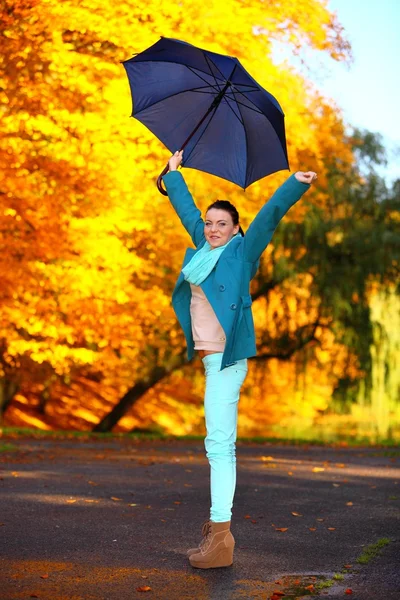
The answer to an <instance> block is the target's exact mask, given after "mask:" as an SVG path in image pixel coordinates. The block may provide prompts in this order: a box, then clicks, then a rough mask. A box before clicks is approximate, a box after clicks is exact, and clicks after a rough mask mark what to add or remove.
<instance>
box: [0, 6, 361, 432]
mask: <svg viewBox="0 0 400 600" xmlns="http://www.w3.org/2000/svg"><path fill="white" fill-rule="evenodd" d="M303 4H304V6H303V8H302V10H301V11H299V10H298V3H297V2H295V1H294V0H293V1H292V0H281V1H280V2H275V3H274V4H273V5H272V3H264V2H262V1H258V2H253V1H252V2H239V0H228V1H226V2H221V1H217V0H213V1H211V2H209V3H207V5H204V3H201V2H198V1H197V0H194V1H191V2H189V1H187V0H184V1H183V2H179V3H173V4H171V3H159V2H155V1H154V0H151V1H150V2H146V3H145V2H142V1H139V2H137V1H135V2H133V0H128V1H127V2H125V3H123V5H119V6H118V7H115V6H114V5H113V4H112V3H111V2H109V1H108V0H107V1H105V2H100V1H99V0H83V1H80V2H78V1H77V0H66V1H65V2H62V3H60V2H56V0H15V1H11V0H6V1H5V3H3V6H2V9H1V11H2V13H1V17H2V19H1V32H2V34H3V35H2V36H1V41H0V45H1V58H0V61H1V62H0V69H1V81H2V87H3V90H4V95H3V97H2V100H1V105H0V106H1V111H2V119H1V121H0V130H1V134H2V135H1V141H0V161H1V174H0V178H1V179H0V191H1V192H2V194H1V196H0V199H1V212H0V227H1V236H2V242H3V244H4V245H5V247H6V248H7V253H6V254H5V253H3V254H2V255H1V258H0V277H1V281H2V286H1V297H0V302H1V313H2V317H1V324H0V327H1V339H2V348H1V350H2V361H1V364H2V374H1V378H2V392H1V394H0V396H1V398H2V403H3V405H5V404H7V402H9V401H10V400H11V399H12V398H14V392H15V391H16V389H17V387H18V389H19V392H20V393H19V395H17V397H16V398H15V399H14V401H13V403H12V405H11V406H10V408H9V409H8V411H7V419H9V422H18V423H21V422H32V423H35V422H36V421H35V419H36V418H37V417H38V415H37V409H38V406H42V409H44V401H45V400H46V401H47V406H46V407H45V410H46V417H40V418H41V419H42V422H43V423H47V426H51V427H53V426H54V427H56V426H68V425H71V423H72V425H73V426H76V427H80V428H90V427H92V426H93V425H96V424H97V423H98V421H99V420H101V419H102V418H103V417H105V416H106V415H107V414H108V413H109V411H110V410H111V408H112V407H113V406H116V405H117V404H118V403H119V401H120V399H121V398H124V397H126V399H127V401H126V406H125V407H124V409H123V410H122V412H121V413H120V414H119V416H118V419H114V420H113V421H114V422H112V423H111V424H112V425H114V423H115V422H118V421H119V422H120V426H121V427H122V428H124V429H126V428H131V427H132V426H134V425H140V424H151V423H154V422H155V423H160V424H162V426H163V427H165V428H166V429H167V430H169V431H178V432H183V431H189V430H190V428H191V427H193V426H197V424H198V423H200V420H201V411H200V410H199V408H198V405H199V397H200V387H199V386H200V384H199V378H198V377H197V375H196V373H194V375H193V376H191V377H190V378H189V381H188V384H189V385H188V384H186V386H185V387H186V389H187V395H188V396H190V398H191V399H192V401H191V402H190V406H188V407H186V406H185V405H184V402H183V401H184V397H182V393H181V391H180V387H181V385H182V380H183V379H185V381H187V378H188V373H187V372H186V371H185V370H183V371H182V370H179V367H181V366H182V365H184V361H185V358H184V355H183V352H182V345H183V338H182V334H181V332H180V330H179V328H178V327H177V324H176V321H175V317H174V315H173V313H172V310H171V307H170V295H171V291H172V289H173V285H174V281H175V278H176V275H177V273H178V271H179V268H180V263H181V259H182V248H183V247H184V246H185V245H188V238H187V235H186V234H185V233H184V232H182V231H181V228H180V226H179V224H178V220H177V218H176V216H175V215H174V213H173V211H172V209H171V207H170V206H169V205H168V202H167V201H166V200H165V199H164V198H162V197H161V196H160V195H159V194H158V192H157V190H156V188H155V186H154V180H155V178H156V177H157V175H158V173H159V171H160V170H161V169H162V167H163V165H164V164H165V162H166V160H167V158H168V152H166V150H165V149H164V148H163V147H162V145H161V144H160V142H159V141H158V140H156V139H155V138H154V137H153V136H152V134H151V133H150V132H149V131H147V130H146V129H145V128H144V127H143V126H142V125H141V124H140V123H138V122H136V121H135V120H132V119H129V118H128V116H129V114H130V112H131V100H130V94H129V87H128V84H127V81H126V76H125V73H124V70H123V68H122V66H121V65H120V64H119V61H121V60H123V59H126V58H128V57H129V56H130V55H131V54H132V53H134V52H139V51H141V50H143V49H144V48H146V47H147V46H149V45H151V44H153V43H154V42H155V41H156V40H157V39H158V37H159V36H160V35H164V36H170V37H178V38H181V39H184V40H187V41H190V42H191V43H193V44H195V45H199V46H202V47H206V48H208V49H210V50H214V51H217V52H221V53H227V54H230V55H235V56H237V57H238V58H239V59H240V61H241V62H242V63H243V65H244V66H245V67H246V68H247V69H248V70H249V72H251V73H252V75H253V76H254V77H255V78H256V79H257V80H258V81H259V82H260V84H261V85H263V86H264V87H265V88H267V89H268V90H269V91H270V92H271V93H272V94H274V95H275V96H276V97H278V99H279V101H280V103H281V105H282V106H283V107H284V111H285V113H286V127H287V138H288V150H289V158H290V162H291V164H292V165H293V166H294V168H297V166H298V168H311V167H312V168H314V169H315V170H317V171H318V172H319V181H320V185H319V188H318V191H316V192H314V194H313V195H312V196H311V197H310V200H311V202H312V203H314V204H315V205H316V206H321V207H323V206H324V205H326V203H327V201H328V198H329V190H328V180H327V166H326V159H327V158H328V157H330V156H331V155H337V156H340V157H341V162H342V166H343V169H346V168H350V165H351V164H352V162H353V155H352V153H351V150H350V147H349V145H348V143H347V139H346V136H345V133H344V127H343V123H342V121H341V117H340V115H338V114H337V111H336V109H335V108H334V107H333V106H332V105H331V104H330V102H329V100H326V99H324V98H322V97H321V96H320V95H319V94H317V93H316V92H315V91H314V90H313V89H312V87H311V86H310V85H309V83H308V82H307V81H305V80H304V79H303V78H301V77H300V76H299V75H298V74H296V73H295V72H293V71H292V70H291V69H290V68H289V67H288V66H285V65H276V64H275V63H274V62H273V60H272V49H273V44H274V41H275V40H276V41H280V42H284V43H285V44H287V47H288V48H289V49H291V50H292V51H293V52H294V53H299V52H301V48H302V46H304V45H306V46H307V47H309V48H312V49H314V50H315V51H317V52H318V51H319V52H325V53H328V54H330V56H331V57H332V59H334V60H342V59H346V58H347V57H348V56H349V47H348V44H347V42H346V40H345V37H344V36H343V32H342V29H341V27H340V25H339V24H338V23H337V21H336V19H335V17H334V16H333V15H332V14H331V13H330V11H329V10H328V8H327V5H326V2H324V1H322V0H306V1H305V2H304V3H303ZM185 176H186V179H187V181H188V183H189V186H190V189H191V190H192V192H193V195H194V197H195V199H196V201H197V202H198V204H199V206H200V208H202V209H204V208H205V207H206V206H207V204H208V203H209V201H210V199H212V198H215V196H216V195H218V196H220V197H229V198H231V199H232V201H233V202H234V203H236V204H237V205H238V207H239V208H240V212H241V216H242V220H243V222H244V225H245V226H246V225H247V224H248V223H249V222H250V220H251V219H252V217H253V216H254V214H255V213H256V211H257V210H258V209H259V208H260V206H261V204H262V203H263V202H264V201H265V200H266V199H267V198H268V197H269V196H270V194H271V193H272V191H273V190H274V189H275V188H276V187H277V186H278V185H279V183H280V182H281V181H283V179H284V178H285V177H286V174H282V173H281V174H277V175H275V176H273V177H270V178H268V179H267V180H263V181H261V182H257V183H256V184H254V185H253V186H252V187H251V188H250V189H249V190H248V191H247V192H246V193H244V192H242V191H241V190H238V189H237V188H236V187H235V186H233V185H232V184H230V183H228V182H225V181H222V180H217V179H216V178H213V177H212V176H209V175H206V174H200V173H198V172H195V171H190V170H189V171H188V172H187V173H185ZM306 210H307V208H306V206H305V205H303V204H301V205H299V206H297V207H296V208H295V209H294V210H293V211H292V212H291V215H290V219H293V220H294V221H296V220H301V219H302V218H303V217H304V214H305V212H306ZM272 251H273V247H271V250H270V251H269V252H272ZM301 251H302V250H301V249H299V252H301ZM284 255H285V249H284V248H283V247H279V248H277V249H276V252H275V259H276V260H281V259H283V258H284ZM269 258H270V254H268V253H267V254H266V256H265V258H264V261H263V266H262V271H261V274H262V275H263V277H264V279H265V277H267V276H268V271H269V268H270V265H269V262H268V261H269ZM262 279H263V278H262V277H260V278H259V279H258V280H257V281H256V282H255V288H254V292H255V294H258V295H259V299H258V300H257V301H256V303H255V315H256V320H257V326H258V331H259V334H258V335H259V344H260V346H261V350H263V348H264V346H265V348H264V349H265V352H264V354H265V360H264V362H263V363H262V364H263V367H262V368H263V369H264V371H265V369H267V372H268V374H269V376H270V377H269V380H270V382H271V387H270V389H269V391H268V394H269V397H270V398H271V396H273V397H274V398H276V401H275V402H274V403H271V402H270V400H268V402H269V404H268V405H269V406H270V407H271V408H270V410H269V411H265V410H264V412H263V409H262V406H265V405H266V393H267V392H265V390H263V389H262V386H261V384H260V374H259V369H258V368H257V369H255V370H254V375H252V376H251V378H250V379H249V383H248V389H249V390H250V392H251V393H249V394H248V396H247V398H248V400H246V402H247V403H248V404H247V408H246V409H245V411H244V413H245V414H244V415H243V420H242V422H243V427H245V428H246V431H247V430H248V431H252V428H253V429H254V427H255V424H256V423H257V422H258V423H260V422H262V423H266V422H267V421H268V420H271V419H272V420H274V419H275V420H276V419H280V418H281V417H282V416H285V415H287V414H289V413H291V412H293V410H295V413H296V414H307V415H308V416H312V415H313V413H314V411H315V410H317V409H319V408H321V407H322V406H324V404H326V402H327V399H328V398H329V394H330V391H331V390H332V387H333V385H334V383H335V374H334V373H332V372H331V370H329V372H328V370H326V372H324V373H323V374H321V373H320V384H318V385H317V386H316V387H317V388H318V389H315V393H313V394H311V396H312V400H311V399H310V400H309V401H308V402H307V403H306V405H305V406H304V407H303V408H300V409H293V406H295V404H296V402H295V403H293V401H292V399H293V397H295V396H296V386H297V385H298V365H297V364H296V358H295V354H296V353H294V354H293V355H292V356H289V357H287V360H284V361H282V360H281V358H282V357H280V358H277V359H273V358H271V357H270V356H269V355H268V352H269V350H268V339H267V338H268V335H267V336H266V333H267V334H268V332H269V336H270V337H271V335H272V336H274V335H275V336H279V335H280V334H281V333H282V332H288V331H289V332H290V331H292V332H296V331H298V330H299V328H302V327H303V328H305V327H311V329H312V328H313V327H314V326H315V322H316V314H317V312H318V299H315V298H312V296H311V295H310V293H309V292H307V289H308V282H307V279H306V278H304V280H301V279H299V280H298V281H294V280H293V281H291V282H290V281H289V282H287V283H286V284H285V283H284V282H279V285H281V284H282V285H281V287H277V288H276V289H274V290H273V291H272V295H270V296H269V297H268V306H267V305H266V304H265V302H266V300H265V294H263V293H262ZM285 286H286V287H285ZM282 298H284V299H285V302H287V306H288V311H287V312H286V314H285V320H284V323H283V320H281V321H280V320H279V319H280V315H279V306H282V303H281V301H282ZM274 306H276V307H277V309H276V310H275V308H274ZM277 318H278V324H277ZM279 323H281V325H279ZM325 325H326V323H321V324H319V325H318V327H319V329H318V327H316V328H315V331H314V335H315V336H317V337H318V339H319V341H320V343H321V348H322V349H321V352H322V353H324V352H325V353H326V352H327V353H328V354H329V355H330V356H335V360H336V361H337V362H338V367H337V369H338V370H339V371H340V370H341V369H343V368H344V367H343V365H344V363H345V362H346V364H347V363H348V362H349V361H348V358H349V357H348V352H347V351H346V349H345V348H342V346H340V347H339V346H338V344H337V343H336V342H335V340H334V339H333V338H332V336H331V335H328V333H326V329H324V326H325ZM279 327H281V330H282V331H280V330H279ZM274 328H277V330H276V331H273V329H274ZM311 343H312V340H311ZM340 348H342V350H340V351H339V349H340ZM268 358H269V359H270V360H267V359H268ZM283 358H284V357H283ZM273 360H280V361H281V363H282V364H281V367H280V369H279V372H280V376H279V377H276V375H274V372H275V368H274V363H273V362H271V361H273ZM265 361H267V362H265ZM350 362H351V361H350ZM260 364H261V363H260ZM266 365H267V366H266ZM310 365H311V362H310ZM310 368H311V371H310V373H309V376H308V380H307V382H305V383H304V382H303V383H302V385H303V386H304V385H306V386H307V389H309V390H311V389H314V388H313V386H314V376H313V373H314V372H315V371H313V369H315V370H318V369H319V367H318V366H317V364H315V367H312V365H311V366H310ZM156 384H158V385H157V386H156V387H155V388H154V386H155V385H156ZM283 388H285V389H286V391H287V395H286V399H285V402H283V403H282V402H281V401H278V399H279V398H281V395H282V394H281V392H282V389H283ZM132 390H133V391H134V393H133V395H132V394H131V395H129V393H130V392H131V391H132ZM146 390H148V395H147V396H146V397H145V398H144V397H143V393H144V392H145V391H146ZM252 390H256V393H253V391H252ZM257 395H258V396H259V397H261V398H262V404H258V406H259V407H260V409H259V412H257V411H256V412H255V411H254V405H255V401H254V398H255V397H256V396H257ZM139 398H142V400H139V402H137V403H136V404H135V406H134V408H133V411H130V412H129V409H130V406H131V405H132V404H133V401H135V402H136V401H137V399H139ZM283 406H285V407H287V409H286V408H285V409H283V408H282V407H283ZM262 412H263V414H264V417H263V419H261V421H260V414H259V413H262ZM24 414H25V415H28V414H29V418H30V419H31V421H29V420H28V419H27V418H25V421H24ZM124 414H127V416H126V418H125V419H123V420H120V418H121V417H122V416H123V415H124ZM66 415H68V417H66ZM43 419H44V420H43Z"/></svg>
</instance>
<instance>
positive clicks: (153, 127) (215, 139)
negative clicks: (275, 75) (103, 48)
mask: <svg viewBox="0 0 400 600" xmlns="http://www.w3.org/2000/svg"><path fill="white" fill-rule="evenodd" d="M123 65H124V67H125V69H126V72H127V75H128V79H129V84H130V88H131V93H132V99H133V111H132V116H133V117H135V118H136V119H138V120H139V121H141V122H142V123H143V124H144V125H146V127H148V128H149V129H150V131H152V132H153V133H154V134H155V135H156V136H157V138H159V139H160V140H161V141H162V142H163V144H165V146H166V147H167V148H168V149H169V151H170V152H171V153H174V152H176V150H178V149H180V150H183V149H185V152H184V160H183V162H182V166H185V167H190V168H192V169H198V170H200V171H205V172H206V173H212V174H213V175H217V176H218V177H222V178H223V179H227V180H228V181H232V182H233V183H236V184H237V185H240V186H241V187H242V188H246V187H248V186H249V185H251V184H252V183H254V181H257V180H258V179H261V178H262V177H265V176H266V175H269V174H271V173H275V172H276V171H280V170H282V169H288V168H289V163H288V157H287V150H286V138H285V126H284V114H283V111H282V109H281V107H280V105H279V103H278V101H277V100H276V98H274V96H272V95H271V94H270V93H269V92H267V91H266V90H265V89H263V88H262V87H261V86H260V85H258V83H257V82H256V81H255V80H254V79H253V78H252V77H251V75H249V73H248V72H247V71H246V70H245V69H244V68H243V67H242V65H241V64H240V62H239V61H238V59H237V58H233V57H231V56H224V55H222V54H216V53H215V52H209V51H207V50H202V49H201V48H197V47H195V46H193V45H191V44H188V43H186V42H182V41H180V40H175V39H172V38H161V39H160V40H159V41H158V42H156V43H155V44H154V45H153V46H151V47H150V48H148V49H147V50H144V51H143V52H141V53H140V54H137V55H136V56H134V57H133V58H131V59H129V60H126V61H124V62H123ZM167 170H168V166H167V167H166V168H165V169H164V171H163V172H162V174H161V175H160V177H159V178H158V182H157V185H158V188H159V190H160V192H161V193H163V194H165V195H166V192H165V190H164V189H163V188H162V186H161V177H162V175H164V174H165V173H166V172H167Z"/></svg>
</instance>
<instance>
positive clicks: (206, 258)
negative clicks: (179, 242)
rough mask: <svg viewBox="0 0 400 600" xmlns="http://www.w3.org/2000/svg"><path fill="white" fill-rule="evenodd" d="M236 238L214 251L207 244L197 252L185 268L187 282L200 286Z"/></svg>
mask: <svg viewBox="0 0 400 600" xmlns="http://www.w3.org/2000/svg"><path fill="white" fill-rule="evenodd" d="M234 237H235V236H233V237H231V239H230V240H229V242H227V243H226V244H225V245H224V246H219V247H218V248H214V249H212V247H211V246H210V244H209V243H208V242H206V243H205V244H204V246H203V247H202V248H201V249H200V250H199V251H198V252H196V254H195V255H194V256H193V257H192V258H191V260H190V261H189V262H188V264H187V265H186V266H185V267H183V269H182V273H183V276H184V278H185V280H186V281H188V282H189V283H192V284H193V285H200V284H201V283H203V281H204V280H205V279H206V278H207V277H208V276H209V274H210V273H211V271H212V270H213V268H214V267H215V265H216V264H217V262H218V259H219V257H220V256H221V254H222V253H223V251H224V250H225V248H226V247H227V246H228V245H229V244H230V243H231V241H232V240H233V239H234Z"/></svg>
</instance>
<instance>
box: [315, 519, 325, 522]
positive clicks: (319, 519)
mask: <svg viewBox="0 0 400 600" xmlns="http://www.w3.org/2000/svg"><path fill="white" fill-rule="evenodd" d="M315 520H316V521H321V522H322V521H325V519H315Z"/></svg>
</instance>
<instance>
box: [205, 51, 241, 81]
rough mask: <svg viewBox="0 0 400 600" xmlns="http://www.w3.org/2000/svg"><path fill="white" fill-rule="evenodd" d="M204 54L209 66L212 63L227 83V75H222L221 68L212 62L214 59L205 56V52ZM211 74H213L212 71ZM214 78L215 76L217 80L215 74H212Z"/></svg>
mask: <svg viewBox="0 0 400 600" xmlns="http://www.w3.org/2000/svg"><path fill="white" fill-rule="evenodd" d="M203 54H204V58H205V59H206V61H207V64H208V61H210V62H212V64H213V65H214V67H215V68H216V69H217V71H218V72H219V73H220V75H221V77H223V79H224V80H225V81H226V77H225V75H224V74H223V73H222V71H221V69H220V68H219V67H218V66H217V65H216V64H215V62H214V61H213V60H212V58H210V57H209V56H207V55H206V54H205V52H204V51H203ZM235 69H236V65H235V66H234V68H233V70H235ZM210 71H211V69H210ZM211 73H212V71H211ZM212 76H213V77H214V79H215V75H214V73H212Z"/></svg>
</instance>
